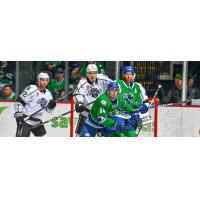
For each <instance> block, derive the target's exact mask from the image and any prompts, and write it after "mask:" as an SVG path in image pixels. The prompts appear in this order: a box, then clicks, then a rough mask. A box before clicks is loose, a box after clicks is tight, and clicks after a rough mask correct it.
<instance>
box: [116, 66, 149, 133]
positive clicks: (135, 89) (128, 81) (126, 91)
mask: <svg viewBox="0 0 200 200" xmlns="http://www.w3.org/2000/svg"><path fill="white" fill-rule="evenodd" d="M135 76H136V73H135V70H134V68H133V67H132V66H125V67H124V69H123V79H122V80H117V82H118V84H119V85H120V89H121V93H122V94H123V96H124V98H125V99H126V101H127V102H128V103H136V104H137V103H138V105H137V106H138V108H139V112H140V113H135V114H136V115H137V114H140V118H141V119H144V118H145V119H147V118H148V119H149V113H148V106H149V102H148V97H147V95H146V91H145V89H144V87H143V86H142V85H141V84H139V83H137V82H135ZM133 128H134V129H136V128H137V127H133ZM136 134H137V132H136ZM136 136H137V135H136Z"/></svg>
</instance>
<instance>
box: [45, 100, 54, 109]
mask: <svg viewBox="0 0 200 200" xmlns="http://www.w3.org/2000/svg"><path fill="white" fill-rule="evenodd" d="M55 107H56V102H55V101H54V100H50V101H49V103H48V105H47V108H48V109H49V110H53V109H54V108H55Z"/></svg>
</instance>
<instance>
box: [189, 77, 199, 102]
mask: <svg viewBox="0 0 200 200" xmlns="http://www.w3.org/2000/svg"><path fill="white" fill-rule="evenodd" d="M196 77H197V74H194V75H193V74H192V73H190V74H189V80H188V89H187V99H186V104H188V105H191V102H192V99H198V98H200V92H199V89H198V88H197V87H196Z"/></svg>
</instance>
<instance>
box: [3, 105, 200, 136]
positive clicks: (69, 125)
mask: <svg viewBox="0 0 200 200" xmlns="http://www.w3.org/2000/svg"><path fill="white" fill-rule="evenodd" d="M14 103H15V102H0V127H1V132H0V137H14V136H15V133H16V121H15V118H14V117H13V114H14ZM70 109H71V104H70V102H69V103H57V107H56V110H55V111H54V112H53V113H51V114H49V113H45V114H44V116H43V121H46V120H48V119H51V118H52V117H53V116H58V115H60V114H62V113H64V112H67V111H69V110H70ZM149 113H150V115H151V118H152V122H151V123H149V124H147V125H145V126H143V129H142V131H141V132H140V134H139V136H140V137H199V136H200V125H199V118H200V107H199V106H184V105H182V106H170V107H159V106H158V107H157V108H156V109H155V108H151V109H149ZM71 116H72V115H71V114H68V115H66V116H63V117H61V118H60V119H58V120H56V121H52V122H50V123H47V124H46V125H45V127H46V131H47V134H46V137H75V134H74V130H75V128H76V123H77V120H78V113H76V112H74V115H73V120H72V122H71V120H70V118H71ZM70 133H71V134H70Z"/></svg>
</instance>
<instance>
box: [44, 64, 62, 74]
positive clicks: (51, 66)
mask: <svg viewBox="0 0 200 200" xmlns="http://www.w3.org/2000/svg"><path fill="white" fill-rule="evenodd" d="M45 66H46V69H47V70H48V71H50V72H52V76H53V77H55V72H56V69H57V68H60V67H61V68H63V69H64V62H62V61H46V62H45Z"/></svg>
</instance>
